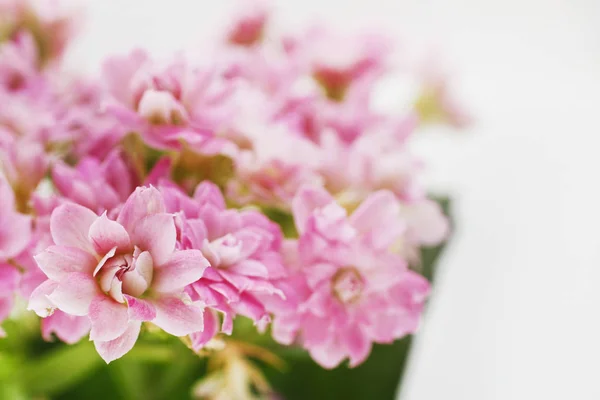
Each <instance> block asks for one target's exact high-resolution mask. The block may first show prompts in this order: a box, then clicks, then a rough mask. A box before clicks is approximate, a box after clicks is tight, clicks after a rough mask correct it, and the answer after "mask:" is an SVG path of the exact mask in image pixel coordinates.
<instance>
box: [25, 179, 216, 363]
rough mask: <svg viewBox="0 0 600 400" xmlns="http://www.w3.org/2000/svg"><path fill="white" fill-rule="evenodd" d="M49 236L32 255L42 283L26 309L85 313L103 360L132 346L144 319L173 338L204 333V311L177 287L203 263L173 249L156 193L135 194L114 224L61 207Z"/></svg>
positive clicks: (196, 255)
mask: <svg viewBox="0 0 600 400" xmlns="http://www.w3.org/2000/svg"><path fill="white" fill-rule="evenodd" d="M50 231H51V234H52V238H53V240H54V243H55V245H54V246H51V247H49V248H47V249H46V250H45V251H44V252H42V253H40V254H39V255H37V256H36V261H37V263H38V265H39V267H40V268H41V269H42V271H44V273H45V274H46V276H48V280H47V281H45V282H44V283H42V284H41V285H40V286H39V287H38V288H37V289H36V290H35V291H34V293H33V294H32V295H31V298H30V302H29V308H30V309H33V310H34V311H35V312H36V313H37V314H38V315H40V316H42V317H48V316H50V315H52V312H53V310H54V309H58V310H61V311H63V312H65V313H67V314H69V315H73V316H87V317H88V318H89V321H90V325H91V330H90V340H93V341H94V344H95V345H96V349H97V350H98V352H99V354H100V355H101V356H102V358H104V360H106V361H107V362H110V361H112V360H114V359H116V358H119V357H121V356H122V355H123V354H125V353H127V352H128V351H129V350H130V349H131V348H132V347H133V345H134V344H135V341H136V340H137V337H138V334H139V331H140V326H141V323H142V321H151V322H153V323H154V324H156V325H158V326H159V327H161V328H162V329H164V330H165V331H167V332H168V333H171V334H173V335H176V336H184V335H187V334H189V333H192V332H196V331H201V330H202V329H203V321H202V308H200V307H198V306H197V305H194V304H191V302H190V300H189V297H187V296H186V295H185V293H184V291H183V289H184V288H185V286H186V285H188V284H190V283H192V282H194V281H196V280H197V279H198V278H200V277H201V276H202V274H203V272H204V270H205V269H206V267H207V266H208V262H207V261H206V259H205V258H204V256H203V255H202V253H201V252H200V251H199V250H176V249H175V242H176V229H175V222H174V219H173V215H171V214H168V213H166V210H165V205H164V202H163V200H162V197H161V195H160V193H159V192H158V190H156V189H154V188H138V189H136V191H135V192H134V193H133V194H132V195H131V196H130V197H129V199H128V200H127V202H126V203H125V204H124V206H123V208H122V209H121V211H120V213H119V215H118V217H117V220H116V221H113V220H110V219H109V218H108V217H107V216H106V213H105V214H103V215H101V216H97V215H96V214H95V213H94V212H92V211H91V210H90V209H88V208H85V207H83V206H80V205H76V204H72V203H69V204H64V205H61V206H59V207H58V208H57V209H55V210H54V212H53V213H52V217H51V220H50ZM79 328H80V326H77V325H76V326H75V327H74V328H73V329H79Z"/></svg>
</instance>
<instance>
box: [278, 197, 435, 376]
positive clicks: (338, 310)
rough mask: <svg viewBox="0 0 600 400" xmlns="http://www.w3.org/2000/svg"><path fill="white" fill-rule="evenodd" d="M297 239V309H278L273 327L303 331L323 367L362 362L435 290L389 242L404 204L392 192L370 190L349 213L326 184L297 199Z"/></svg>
mask: <svg viewBox="0 0 600 400" xmlns="http://www.w3.org/2000/svg"><path fill="white" fill-rule="evenodd" d="M293 209H294V218H295V221H296V227H297V229H298V232H299V233H300V238H299V239H298V247H297V250H298V255H297V260H298V266H297V275H296V276H295V277H294V278H293V279H295V280H296V281H300V282H299V283H298V282H296V283H295V284H296V285H297V286H298V287H301V288H302V289H301V291H300V293H304V295H303V297H302V298H301V301H300V302H299V304H298V306H297V307H296V308H295V309H291V310H287V312H282V311H281V310H279V312H280V314H278V312H276V313H275V320H274V325H273V335H274V337H275V339H276V340H278V341H280V342H282V343H286V344H291V343H292V342H293V341H294V340H295V339H296V338H297V339H298V340H299V341H300V343H301V344H302V345H303V346H304V347H305V348H307V349H308V350H309V352H310V354H311V356H312V357H313V358H314V359H315V360H316V361H317V362H318V363H319V364H321V365H322V366H323V367H325V368H333V367H335V366H337V365H338V364H339V363H340V362H341V361H342V360H344V359H345V358H347V357H348V358H349V359H350V366H356V365H358V364H360V363H361V362H363V361H364V360H365V359H366V357H367V356H368V354H369V353H370V350H371V344H372V343H373V342H377V343H390V342H392V341H393V340H394V339H397V338H400V337H402V336H404V335H406V334H408V333H411V332H413V331H414V330H415V329H416V328H417V325H418V321H419V317H420V314H421V311H422V306H423V302H424V300H425V298H426V296H427V294H428V291H429V284H428V283H427V281H426V280H425V279H424V278H422V277H420V276H419V275H417V274H415V273H414V272H412V271H410V270H408V268H407V263H406V261H404V259H403V258H402V257H400V256H399V255H397V254H395V253H393V252H391V251H390V250H389V247H390V246H391V245H392V244H393V243H394V242H395V241H396V240H398V238H399V237H400V236H401V235H402V233H403V232H404V230H405V229H406V226H405V225H404V224H403V223H402V219H401V211H400V204H399V202H398V200H397V199H396V198H395V196H394V195H393V194H392V193H391V192H385V191H380V192H376V193H374V194H372V195H371V196H369V197H368V198H367V199H366V200H365V201H364V202H363V203H362V204H361V205H360V206H359V207H358V208H357V209H356V210H355V211H354V212H353V213H352V214H351V215H350V216H347V214H346V211H345V209H344V208H343V207H341V206H340V205H338V204H337V203H336V202H335V200H334V199H333V198H332V197H331V196H330V195H329V194H328V193H327V192H325V191H324V190H322V189H313V188H304V189H302V190H301V191H300V192H299V193H298V195H297V197H296V198H295V199H294V207H293Z"/></svg>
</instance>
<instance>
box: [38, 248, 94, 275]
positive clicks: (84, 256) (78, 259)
mask: <svg viewBox="0 0 600 400" xmlns="http://www.w3.org/2000/svg"><path fill="white" fill-rule="evenodd" d="M34 258H35V261H36V262H37V265H38V266H39V267H40V269H41V270H42V271H43V272H44V274H46V276H47V277H48V278H50V279H52V280H55V281H61V280H62V279H64V278H66V277H67V275H69V274H70V273H72V272H82V273H91V272H92V271H93V269H94V266H95V265H96V262H97V261H96V259H95V258H94V256H92V255H91V254H90V253H88V252H87V251H84V250H82V249H80V248H78V247H68V246H50V247H48V248H47V249H46V250H44V251H43V252H41V253H40V254H38V255H36V256H35V257H34Z"/></svg>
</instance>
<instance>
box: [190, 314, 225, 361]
mask: <svg viewBox="0 0 600 400" xmlns="http://www.w3.org/2000/svg"><path fill="white" fill-rule="evenodd" d="M218 331H219V317H218V316H217V313H216V312H215V311H213V310H210V309H206V310H205V312H204V330H203V331H202V332H194V333H191V334H190V339H191V340H192V348H193V349H194V350H196V351H198V350H200V349H202V347H204V345H205V344H206V343H208V341H209V340H211V339H212V338H213V337H215V335H216V334H217V332H218Z"/></svg>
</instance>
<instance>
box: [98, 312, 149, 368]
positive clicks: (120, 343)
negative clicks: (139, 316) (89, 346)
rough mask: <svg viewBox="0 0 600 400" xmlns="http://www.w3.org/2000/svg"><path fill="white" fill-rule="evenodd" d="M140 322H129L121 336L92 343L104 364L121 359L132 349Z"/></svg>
mask: <svg viewBox="0 0 600 400" xmlns="http://www.w3.org/2000/svg"><path fill="white" fill-rule="evenodd" d="M141 327H142V323H141V322H140V321H130V322H129V323H128V324H127V327H126V329H125V331H124V332H123V334H122V335H120V336H119V337H117V338H115V339H113V340H110V341H94V345H95V346H96V351H97V352H98V354H100V357H102V359H103V360H104V361H106V363H107V364H108V363H110V362H111V361H114V360H116V359H117V358H121V357H123V356H124V355H125V354H126V353H127V352H129V350H131V349H132V348H133V346H134V345H135V342H136V341H137V338H138V336H139V335H140V328H141Z"/></svg>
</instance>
